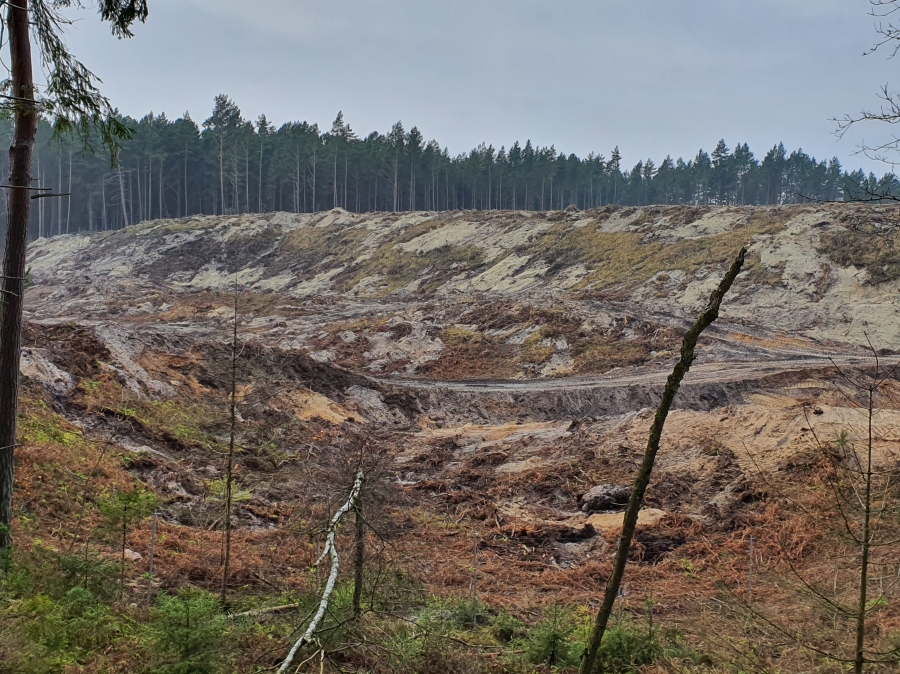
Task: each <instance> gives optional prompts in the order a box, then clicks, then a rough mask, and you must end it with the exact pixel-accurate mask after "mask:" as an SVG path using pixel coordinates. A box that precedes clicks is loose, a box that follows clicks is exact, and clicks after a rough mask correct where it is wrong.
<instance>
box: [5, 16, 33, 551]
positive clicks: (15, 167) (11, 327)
mask: <svg viewBox="0 0 900 674" xmlns="http://www.w3.org/2000/svg"><path fill="white" fill-rule="evenodd" d="M28 6H29V0H16V2H15V3H9V5H8V7H9V12H8V15H7V25H8V26H9V51H10V57H11V58H10V60H11V65H12V94H13V95H14V96H16V97H17V100H16V101H15V107H16V111H15V135H14V137H13V142H12V145H10V148H9V168H10V171H9V184H10V186H11V187H10V195H9V207H8V211H7V229H6V253H5V256H4V259H3V279H2V284H3V292H2V297H0V307H2V313H0V556H2V557H4V558H6V557H7V555H6V554H5V553H6V551H8V550H9V548H10V545H11V532H10V529H11V527H12V520H13V507H12V506H13V482H14V476H15V468H14V460H15V446H16V415H17V412H18V405H19V357H20V351H21V339H22V305H23V300H24V297H23V296H24V294H25V283H24V281H25V253H26V250H27V246H28V222H29V215H30V211H31V193H30V191H29V188H30V187H31V157H32V153H33V151H34V143H35V139H36V138H37V122H38V118H37V111H36V110H35V105H34V80H33V72H32V65H31V40H30V35H29V26H28V24H29V18H28V11H29V9H28Z"/></svg>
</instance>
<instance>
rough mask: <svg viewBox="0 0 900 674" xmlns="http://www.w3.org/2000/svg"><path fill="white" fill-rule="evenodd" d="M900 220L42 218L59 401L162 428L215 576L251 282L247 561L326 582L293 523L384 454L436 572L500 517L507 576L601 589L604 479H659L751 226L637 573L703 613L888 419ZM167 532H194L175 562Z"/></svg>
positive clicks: (100, 436) (115, 430) (165, 469)
mask: <svg viewBox="0 0 900 674" xmlns="http://www.w3.org/2000/svg"><path fill="white" fill-rule="evenodd" d="M898 223H900V210H898V209H897V208H896V207H887V206H877V207H863V206H860V205H826V206H819V205H817V206H802V207H783V208H773V209H755V208H721V209H710V208H694V209H691V208H685V207H671V208H649V209H637V210H636V209H602V210H599V211H591V212H578V211H575V210H567V211H561V212H553V213H544V214H538V213H461V212H457V213H413V214H402V215H401V214H375V215H354V214H350V213H346V212H344V211H341V210H339V209H336V210H335V211H331V212H329V213H321V214H316V215H292V214H285V213H278V214H272V215H265V216H250V215H247V216H237V217H226V218H213V217H208V218H194V219H192V220H188V221H164V222H154V223H148V224H144V225H140V226H137V227H134V228H131V229H130V230H125V231H122V232H116V233H109V234H100V235H94V236H90V237H88V236H77V235H76V236H66V237H58V238H56V239H53V240H42V241H39V242H37V243H36V244H35V245H33V246H32V249H31V253H30V257H29V264H30V266H31V269H32V275H33V279H34V286H33V287H32V288H31V289H30V290H29V291H28V295H27V304H28V315H27V320H28V327H27V331H26V335H25V352H24V355H23V373H24V374H25V375H26V376H27V378H28V382H29V388H28V391H29V394H28V395H29V397H28V400H29V401H30V403H29V404H37V402H36V401H43V402H42V403H41V404H42V405H45V406H47V407H49V409H52V410H54V411H56V412H58V413H59V414H61V415H62V416H64V417H65V418H66V419H67V423H68V424H71V425H72V427H73V428H76V429H80V430H79V432H82V433H83V434H84V435H85V437H88V438H90V439H91V440H92V441H94V442H103V443H108V444H109V446H110V447H112V448H113V451H114V452H115V453H116V454H121V455H123V456H128V457H130V458H129V463H128V465H129V470H130V471H131V473H132V474H133V475H135V476H136V477H138V478H139V479H140V480H142V481H144V482H145V483H146V484H147V485H148V486H149V487H150V488H151V489H153V490H154V491H155V492H156V493H157V494H158V495H159V496H160V497H161V498H162V499H163V500H164V507H163V512H164V518H165V521H166V523H167V524H166V526H168V527H169V531H170V532H171V537H170V538H169V542H168V543H163V544H162V546H163V549H164V553H163V555H162V559H163V561H162V562H160V564H161V568H160V570H159V571H158V573H159V575H160V579H161V582H162V583H163V585H165V586H169V587H175V586H177V585H178V584H179V583H180V582H182V581H185V580H188V581H189V582H191V583H194V584H198V585H204V584H206V585H210V586H212V584H213V583H214V582H215V577H216V575H215V574H216V573H217V571H216V570H217V568H218V567H217V559H218V557H217V555H218V554H219V550H218V548H217V547H216V545H217V544H216V543H215V542H214V541H213V540H212V539H210V538H209V536H208V535H207V533H208V532H213V533H214V532H215V530H216V529H217V527H219V526H220V524H221V519H220V514H219V513H220V510H221V504H220V502H219V501H217V500H216V499H215V498H214V497H213V496H214V490H213V487H212V486H213V485H214V483H215V482H216V481H220V480H221V478H222V464H223V459H222V454H221V451H222V447H223V444H224V443H225V440H226V437H227V433H228V415H227V410H228V405H227V399H228V392H229V389H230V380H229V376H230V375H229V372H230V369H229V368H230V365H231V362H230V347H229V343H230V339H231V332H232V324H233V320H234V316H235V310H234V307H235V292H236V293H237V296H236V302H237V330H238V335H239V339H240V341H241V343H242V345H243V346H242V349H241V351H240V353H239V356H238V359H237V372H238V376H237V381H238V392H239V393H238V399H239V405H238V410H239V412H238V414H239V423H238V444H239V446H240V448H241V452H240V454H239V459H238V466H239V469H238V482H239V485H240V490H242V493H243V494H245V497H242V498H241V499H239V500H238V502H237V513H238V515H237V520H236V522H237V523H238V530H239V531H240V532H242V533H241V534H240V535H242V536H245V539H242V540H243V542H242V543H241V545H244V546H245V548H244V549H245V552H246V555H245V560H244V561H240V560H238V561H237V562H236V565H237V568H236V570H235V580H234V582H235V583H236V584H240V583H245V584H248V585H253V584H259V583H263V582H269V583H275V584H276V585H277V586H278V587H279V588H280V589H282V590H284V589H287V588H290V587H291V586H292V584H297V583H302V582H305V581H303V573H302V571H303V569H304V568H306V567H307V566H308V565H309V563H310V560H311V558H312V557H314V551H313V550H312V548H310V547H309V545H306V544H301V543H296V542H295V543H291V544H290V545H293V546H294V547H290V545H288V543H285V542H284V541H285V540H287V537H288V536H287V534H286V533H284V532H285V530H286V529H288V528H290V527H289V526H288V525H289V524H290V523H295V524H296V523H297V522H300V521H303V522H306V523H307V524H306V525H305V526H306V529H307V530H309V531H313V530H314V529H315V528H316V526H318V525H317V524H316V525H315V526H314V525H313V522H317V521H318V520H316V518H317V517H318V518H321V517H322V516H323V515H324V514H325V513H326V512H327V511H328V508H329V507H330V504H331V503H333V502H334V501H335V500H337V499H338V498H339V496H340V494H339V493H338V491H339V490H336V489H335V485H336V484H341V482H340V481H341V480H345V479H346V475H344V473H345V472H346V469H347V465H348V463H349V459H348V458H347V457H348V456H354V455H359V453H360V452H362V453H363V454H366V455H367V456H369V457H376V458H377V461H376V463H377V464H378V467H379V468H378V470H380V471H381V475H382V481H383V484H384V485H385V488H384V494H383V501H384V506H383V511H384V513H386V514H384V515H383V517H384V520H383V523H382V524H381V525H380V526H382V527H383V529H382V532H381V533H382V534H383V541H385V545H388V546H392V547H393V548H396V549H397V550H402V555H401V556H402V558H403V559H404V560H406V561H407V562H408V563H409V564H410V565H411V568H414V569H416V570H417V573H419V574H420V575H421V577H422V578H423V579H425V582H426V583H427V584H428V585H429V586H430V587H432V588H433V589H434V590H435V591H439V592H444V593H451V594H452V593H462V592H465V591H467V588H468V585H469V583H470V567H471V559H470V558H471V546H472V535H473V533H476V532H477V534H478V546H479V550H480V554H481V561H480V564H481V566H480V569H479V573H480V586H479V588H480V592H481V593H482V594H483V596H484V597H485V600H486V601H489V602H496V603H499V604H504V605H515V606H520V607H524V606H528V605H532V604H535V603H538V604H540V603H544V602H546V601H549V600H551V599H563V600H564V601H567V602H588V601H591V600H593V599H595V598H596V596H597V593H598V592H599V591H600V590H601V589H602V587H603V583H604V582H605V579H606V575H607V573H608V569H609V561H610V559H611V555H612V548H613V546H614V543H615V540H616V536H617V527H618V526H619V525H620V523H621V514H620V513H616V512H601V513H585V512H583V511H582V510H581V508H580V500H579V499H580V497H581V496H582V495H583V494H584V493H585V492H587V491H588V490H589V489H590V488H591V487H593V486H595V485H598V484H628V483H630V480H631V479H632V477H633V473H634V470H635V467H636V464H637V462H638V461H639V460H640V456H641V454H642V450H643V446H644V444H645V443H646V437H647V431H648V429H649V425H650V422H651V419H652V408H653V407H655V405H656V403H657V402H658V399H659V395H660V393H661V390H662V386H663V384H664V381H665V378H666V376H667V375H668V373H669V371H670V369H671V366H672V364H673V363H674V361H675V359H676V357H677V350H678V347H679V342H680V338H681V335H682V334H683V332H684V330H685V329H686V328H687V326H689V325H690V323H691V320H692V317H693V316H695V315H696V313H697V312H698V310H699V309H702V307H703V304H704V303H705V301H706V298H707V297H708V294H709V292H710V290H711V289H712V288H714V287H715V285H716V284H717V282H718V279H719V278H720V277H721V274H722V272H723V271H724V269H725V268H726V267H727V265H728V263H729V262H730V260H731V259H732V258H733V256H734V255H735V254H736V252H737V250H738V249H739V248H740V247H741V246H742V245H747V246H749V251H750V252H749V256H748V266H747V269H746V271H745V272H744V273H743V274H742V275H741V276H740V277H739V278H738V281H737V283H736V284H735V287H734V290H733V291H732V293H731V294H730V295H729V296H728V298H727V299H726V302H725V308H724V310H723V312H722V317H721V320H720V321H719V322H718V323H717V324H716V325H715V326H714V327H713V328H712V329H710V330H709V331H708V333H707V334H706V335H704V337H703V339H702V340H701V345H700V347H699V349H698V353H699V358H698V361H697V363H696V365H695V367H694V369H693V370H692V371H691V373H690V374H689V376H688V377H687V379H686V380H685V383H684V386H683V388H682V390H681V391H680V393H679V395H678V398H677V401H676V405H675V409H674V411H673V412H672V413H671V415H670V417H669V421H668V425H667V426H666V433H665V436H664V441H663V448H662V452H661V454H660V458H659V463H658V465H657V469H656V472H655V475H654V479H653V483H652V485H651V488H650V492H649V494H648V497H647V503H646V509H645V512H644V513H643V514H642V519H641V527H640V529H639V536H638V545H637V550H636V553H635V561H636V564H635V567H634V568H633V569H632V570H630V571H629V580H628V590H627V591H628V592H629V593H632V594H634V595H636V596H639V597H646V596H653V597H656V598H657V599H658V600H659V601H660V609H659V610H660V612H661V613H662V614H663V616H664V617H665V618H667V619H671V620H673V621H678V620H681V621H685V620H690V619H691V618H690V616H694V618H696V617H697V616H698V615H700V613H703V612H704V611H707V612H708V609H709V606H710V604H709V603H708V602H709V601H711V600H712V599H711V598H715V597H717V596H720V593H721V591H722V590H721V588H722V587H723V584H724V586H725V587H729V588H732V589H733V588H737V587H740V585H741V583H742V582H743V580H741V577H740V573H742V570H743V564H744V562H743V561H741V560H743V559H744V557H743V555H744V554H745V553H744V551H745V548H746V541H747V540H748V539H749V537H750V536H753V537H755V540H756V541H757V543H756V545H757V550H759V551H761V552H760V553H759V554H760V555H761V559H765V560H766V563H767V564H768V563H771V564H773V565H776V564H777V560H779V559H781V558H782V557H784V555H785V553H784V551H785V550H790V551H792V552H791V553H790V554H792V555H795V556H794V557H793V558H794V559H795V561H796V560H800V559H802V558H803V553H802V550H804V549H805V546H811V545H813V543H812V542H813V541H815V540H818V537H820V536H822V535H823V534H822V532H821V531H814V530H810V528H809V526H808V522H806V520H804V519H803V515H802V513H797V512H794V511H792V510H791V509H790V508H789V507H788V504H789V499H788V500H786V499H785V497H784V494H785V493H787V492H790V490H791V489H796V488H798V486H800V485H804V484H806V483H808V482H809V481H815V479H816V477H815V476H816V475H817V474H818V472H817V471H819V470H820V469H821V463H820V461H819V460H818V459H817V458H816V449H817V442H816V438H818V439H824V441H825V442H826V443H827V442H830V441H832V440H833V439H834V438H836V437H837V436H838V435H839V434H840V432H841V431H842V430H847V429H851V432H853V431H852V429H856V428H859V427H860V423H861V418H860V416H859V414H860V413H859V409H858V405H857V400H856V399H855V398H853V397H852V396H849V397H848V395H847V389H846V386H844V387H843V388H841V387H840V386H839V385H838V384H840V381H841V377H842V376H844V375H846V374H849V373H858V372H864V371H865V368H867V367H870V366H871V365H872V363H873V358H872V355H873V352H874V353H877V354H878V355H879V356H880V357H881V359H882V362H889V361H890V354H891V353H892V352H893V351H892V350H893V349H898V348H900V345H898V337H900V312H898V307H897V303H896V297H897V292H898V290H900V281H897V280H896V279H897V278H900V277H898V274H896V273H894V272H895V271H898V272H900V256H898V255H897V253H896V250H895V238H896V233H895V227H896V225H897V224H898ZM873 233H876V234H878V236H873ZM235 289H236V290H235ZM870 345H871V346H870ZM836 382H837V383H838V384H836ZM886 387H888V390H887V392H886V395H885V396H884V398H883V400H884V401H885V402H884V409H881V410H880V411H879V417H878V421H877V424H876V426H875V446H876V454H877V456H878V460H879V461H880V462H882V463H883V464H884V465H890V466H894V465H898V464H900V445H898V440H900V436H898V433H897V429H898V428H900V413H898V412H894V411H892V410H893V406H892V405H891V404H890V400H891V399H892V397H893V396H894V395H895V394H896V393H900V387H898V386H897V385H896V384H895V383H894V382H893V381H889V382H888V383H887V384H886ZM819 444H821V443H819ZM360 448H364V449H360ZM29 451H30V449H29V445H28V444H27V443H26V444H25V445H24V446H23V448H22V450H21V451H20V455H21V458H20V461H22V462H24V463H25V465H26V466H27V465H29V454H28V452H29ZM354 452H356V453H357V454H354ZM342 470H343V471H344V472H343V473H342V472H341V471H342ZM25 474H26V475H28V474H29V473H28V469H27V468H26V470H25ZM323 476H325V477H323ZM328 476H330V477H328ZM27 507H29V508H32V507H33V508H38V507H39V506H38V505H36V504H30V503H29V504H28V506H27ZM60 519H61V521H62V520H64V518H63V517H62V516H61V518H60ZM298 526H299V525H298ZM295 530H296V529H295ZM178 532H180V533H178ZM192 532H206V533H203V534H202V535H200V534H194V533H192ZM210 535H211V534H210ZM267 536H268V537H273V536H277V537H280V538H279V539H278V540H280V541H281V543H280V544H279V545H281V546H282V548H279V549H282V550H287V549H288V548H290V550H291V552H290V554H287V553H285V555H284V556H283V557H282V558H281V561H280V562H279V564H280V566H279V567H278V568H279V569H280V570H279V572H278V574H276V575H277V579H275V580H270V579H268V575H269V574H271V573H272V564H274V562H271V560H269V561H266V562H265V563H264V561H263V558H264V557H265V554H264V553H262V552H258V551H256V550H257V549H256V548H255V547H254V545H257V544H259V546H261V547H260V548H259V549H260V550H262V549H263V547H265V545H269V544H268V543H260V541H267V540H269V539H267V538H266V537H267ZM254 537H256V538H254ZM254 541H256V542H254ZM147 544H148V539H147V533H146V532H136V533H135V535H134V536H133V538H132V539H129V545H130V546H131V547H133V548H134V549H135V550H137V551H138V552H141V553H143V554H146V550H145V549H144V548H146V546H147ZM167 545H168V546H170V547H171V549H172V550H173V551H176V549H177V551H180V552H181V553H190V555H189V556H190V557H191V559H192V561H191V562H190V563H189V564H186V563H185V562H184V561H182V562H181V563H179V564H174V563H172V564H169V565H167V563H166V562H165V559H166V557H165V548H166V546H167ZM142 546H143V547H142ZM178 546H181V547H178ZM192 546H193V547H192ZM270 547H271V546H270ZM241 549H242V548H241V547H240V546H239V547H238V550H241ZM438 551H439V552H438ZM798 551H799V552H798ZM173 559H174V557H173ZM266 559H268V558H266ZM140 564H142V562H136V567H135V570H134V571H135V573H136V574H137V573H138V572H140V571H141V569H139V568H138V567H139V566H140ZM266 564H268V565H269V566H266ZM263 569H265V571H264V570H263ZM701 570H706V571H707V572H708V573H706V574H705V575H703V574H701ZM264 574H265V575H266V576H267V577H266V579H264V578H263V577H262V576H263V575H264ZM761 592H763V591H762V590H761ZM773 592H774V590H773ZM773 596H775V595H774V594H773ZM891 606H892V608H890V609H886V611H885V616H884V620H885V625H887V624H889V623H891V624H893V623H894V622H897V621H898V620H900V614H897V615H895V614H896V613H897V610H896V609H894V608H893V604H891Z"/></svg>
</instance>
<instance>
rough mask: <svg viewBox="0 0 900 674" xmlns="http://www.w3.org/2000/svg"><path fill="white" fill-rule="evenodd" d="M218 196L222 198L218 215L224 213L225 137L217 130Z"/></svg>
mask: <svg viewBox="0 0 900 674" xmlns="http://www.w3.org/2000/svg"><path fill="white" fill-rule="evenodd" d="M219 196H220V197H221V199H222V209H221V211H220V212H219V214H220V215H225V137H224V136H223V135H222V132H221V131H220V132H219Z"/></svg>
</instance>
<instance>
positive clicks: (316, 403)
mask: <svg viewBox="0 0 900 674" xmlns="http://www.w3.org/2000/svg"><path fill="white" fill-rule="evenodd" d="M289 402H290V404H291V406H292V407H293V409H294V414H296V415H297V418H298V419H300V420H301V421H309V420H311V419H321V420H322V421H327V422H328V423H331V424H342V423H344V422H345V421H347V420H348V419H358V418H359V416H360V415H359V414H354V413H353V412H351V411H350V410H348V409H347V408H346V407H343V406H341V405H339V404H337V403H336V402H334V401H333V400H331V399H330V398H326V397H325V396H323V395H321V394H319V393H315V392H312V391H309V392H303V391H298V392H295V393H293V394H292V395H291V397H290V400H289Z"/></svg>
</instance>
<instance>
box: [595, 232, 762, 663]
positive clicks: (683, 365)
mask: <svg viewBox="0 0 900 674" xmlns="http://www.w3.org/2000/svg"><path fill="white" fill-rule="evenodd" d="M746 254H747V249H746V248H742V249H741V252H740V253H738V256H737V258H736V259H735V260H734V262H733V263H732V264H731V268H730V269H729V270H728V273H727V274H725V277H724V278H723V279H722V281H721V282H720V283H719V287H718V288H716V289H715V290H714V291H713V293H712V295H711V296H710V298H709V303H708V304H707V305H706V309H704V311H703V313H702V314H700V318H698V319H697V322H696V323H694V325H693V327H692V328H691V329H690V330H688V331H687V333H686V334H685V336H684V340H683V341H682V345H681V359H680V360H679V361H678V363H677V364H676V365H675V369H674V370H672V374H670V375H669V378H668V379H667V380H666V388H665V390H664V391H663V396H662V401H661V402H660V403H659V407H658V408H657V409H656V415H655V416H654V417H653V426H651V428H650V437H649V439H648V441H647V449H646V450H645V451H644V460H643V462H642V463H641V467H640V470H639V471H638V474H637V477H636V478H635V480H634V488H633V489H632V491H631V498H630V499H629V501H628V508H627V509H626V510H625V519H624V521H623V523H622V535H621V536H620V537H619V544H618V547H617V549H616V558H615V562H614V563H613V571H612V574H611V575H610V577H609V580H607V582H606V590H605V591H604V593H603V603H602V604H601V605H600V610H599V611H598V612H597V618H596V620H595V621H594V626H593V628H592V629H591V636H590V639H589V640H588V645H587V648H585V651H584V655H583V657H582V660H581V667H580V669H579V674H591V673H592V672H593V671H594V667H595V665H596V662H597V653H598V652H599V650H600V642H601V641H602V640H603V634H604V633H605V632H606V626H607V624H608V623H609V617H610V615H612V610H613V606H614V604H615V601H616V596H617V595H618V594H619V587H621V585H622V577H623V576H624V575H625V565H626V563H627V562H628V552H629V550H630V549H631V542H632V539H633V538H634V531H635V528H636V527H637V520H638V513H639V511H640V509H641V505H642V504H643V502H644V493H645V492H646V491H647V485H648V484H649V483H650V477H651V475H652V474H653V465H654V463H655V462H656V455H657V453H658V452H659V443H660V439H661V438H662V432H663V427H664V426H665V424H666V417H667V416H668V414H669V409H670V408H671V407H672V402H673V401H674V399H675V394H676V393H678V388H679V387H680V386H681V381H682V380H683V379H684V376H685V375H686V374H687V372H688V370H690V369H691V364H692V363H693V362H694V351H695V349H696V348H697V340H699V339H700V335H701V333H702V332H703V331H704V330H706V328H708V327H709V326H710V325H712V324H713V322H714V321H715V320H716V319H717V318H718V317H719V307H720V306H721V305H722V299H723V298H724V297H725V293H727V292H728V290H729V289H730V288H731V286H732V284H733V283H734V280H735V279H736V278H737V275H738V274H739V273H740V271H741V268H742V267H743V266H744V257H745V256H746Z"/></svg>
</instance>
